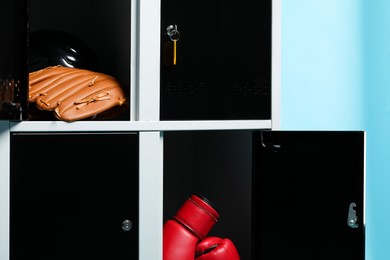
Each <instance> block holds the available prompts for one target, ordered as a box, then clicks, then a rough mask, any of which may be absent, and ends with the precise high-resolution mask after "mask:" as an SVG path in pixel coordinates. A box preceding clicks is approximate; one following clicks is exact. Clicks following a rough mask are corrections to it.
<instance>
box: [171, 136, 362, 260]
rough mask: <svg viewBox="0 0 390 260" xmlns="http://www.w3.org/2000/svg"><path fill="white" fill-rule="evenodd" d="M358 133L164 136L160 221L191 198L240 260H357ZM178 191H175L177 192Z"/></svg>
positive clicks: (359, 204)
mask: <svg viewBox="0 0 390 260" xmlns="http://www.w3.org/2000/svg"><path fill="white" fill-rule="evenodd" d="M364 151H365V133H364V132H362V131H296V132H294V131H252V130H243V131H241V130H239V131H236V130H233V131H189V132H165V133H164V221H166V220H167V219H169V218H170V217H172V216H173V214H174V213H175V212H176V211H177V210H178V209H179V207H180V206H181V203H183V202H184V200H185V199H186V198H187V197H188V196H189V195H190V194H191V193H199V194H201V195H203V196H205V197H206V198H208V199H209V200H210V201H211V202H212V203H213V205H215V207H216V209H217V210H218V211H219V212H220V215H221V216H220V220H219V221H218V222H217V223H216V225H215V226H214V227H213V229H212V230H211V232H210V234H209V236H212V235H215V236H219V237H228V238H230V239H232V241H233V242H234V243H235V245H236V247H237V249H238V251H239V253H240V256H241V259H245V260H246V259H256V260H257V259H262V260H275V259H276V260H279V259H280V260H281V259H286V258H287V257H288V258H300V259H330V258H332V259H335V258H337V259H339V258H340V259H341V258H342V259H349V260H356V259H361V260H363V259H364V257H365V256H364V252H365V250H364V248H365V232H364V228H365V223H364V175H365V152H364ZM178 183H179V185H178Z"/></svg>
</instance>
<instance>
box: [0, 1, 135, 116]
mask: <svg viewBox="0 0 390 260" xmlns="http://www.w3.org/2000/svg"><path fill="white" fill-rule="evenodd" d="M131 4H132V1H118V0H114V1H106V0H98V1H89V0H87V1H75V0H69V1H68V0H67V1H50V0H34V1H28V0H15V1H13V0H4V1H2V2H1V9H2V10H4V14H3V15H2V16H1V25H0V33H1V35H2V38H4V39H6V40H3V41H2V42H1V45H0V105H1V106H0V119H8V120H34V121H37V120H42V121H48V120H57V119H56V117H55V116H54V115H53V113H51V112H52V111H49V112H48V111H46V110H45V109H43V110H42V109H38V108H37V107H36V106H35V102H34V100H31V99H30V98H29V94H30V93H29V92H30V89H29V73H30V72H37V71H40V70H43V69H46V68H50V67H55V66H58V65H60V66H62V67H67V68H77V69H84V70H89V71H93V72H99V73H103V74H105V75H108V76H111V77H113V78H114V79H116V80H117V82H118V84H117V85H118V87H119V88H120V89H121V90H122V91H123V96H124V97H125V98H124V100H126V102H123V103H124V104H123V105H121V106H120V109H119V108H118V107H115V109H114V108H112V109H110V111H104V112H106V113H100V114H99V116H97V117H96V116H95V117H92V116H90V117H88V119H94V120H130V104H129V102H130V92H131V90H130V85H131V83H130V81H131V76H130V74H131V68H130V63H131V48H132V45H131V33H132V28H131V26H132V24H131V23H132V16H131V14H132V10H131ZM30 82H31V81H30ZM91 84H92V85H93V83H91ZM47 92H48V90H46V92H44V93H43V94H44V95H46V94H47ZM59 102H61V101H59Z"/></svg>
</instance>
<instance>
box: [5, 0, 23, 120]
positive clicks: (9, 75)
mask: <svg viewBox="0 0 390 260" xmlns="http://www.w3.org/2000/svg"><path fill="white" fill-rule="evenodd" d="M0 10H1V15H0V120H1V119H9V120H22V119H26V118H27V95H28V66H27V63H28V62H27V59H28V55H27V53H28V36H27V35H28V8H27V0H1V1H0Z"/></svg>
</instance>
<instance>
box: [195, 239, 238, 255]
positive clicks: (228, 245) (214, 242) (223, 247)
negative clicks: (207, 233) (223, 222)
mask: <svg viewBox="0 0 390 260" xmlns="http://www.w3.org/2000/svg"><path fill="white" fill-rule="evenodd" d="M195 260H240V255H239V254H238V251H237V249H236V247H235V246H234V244H233V242H232V241H231V240H230V239H228V238H219V237H207V238H205V239H203V240H202V241H200V242H199V243H198V244H197V246H196V254H195Z"/></svg>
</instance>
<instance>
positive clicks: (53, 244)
mask: <svg viewBox="0 0 390 260" xmlns="http://www.w3.org/2000/svg"><path fill="white" fill-rule="evenodd" d="M10 159H11V216H10V219H11V220H10V222H11V223H10V260H25V259H28V260H61V259H64V260H65V259H67V260H69V259H74V260H85V259H95V260H103V259H104V260H106V259H115V260H121V259H123V260H125V259H126V260H129V259H138V134H136V133H40V134H39V133H13V134H12V135H11V158H10ZM124 220H131V221H132V229H131V230H130V231H124V230H123V229H122V222H123V221H124Z"/></svg>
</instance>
